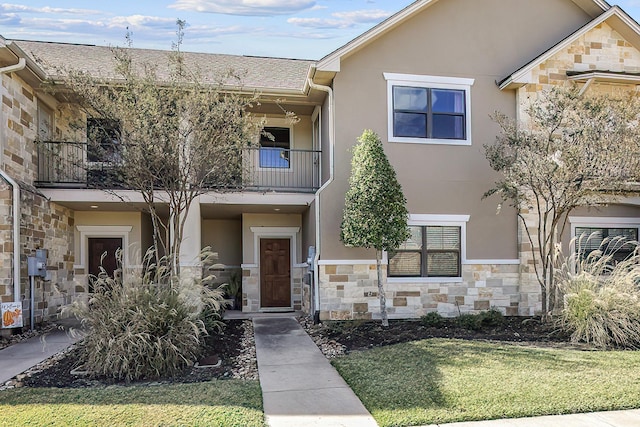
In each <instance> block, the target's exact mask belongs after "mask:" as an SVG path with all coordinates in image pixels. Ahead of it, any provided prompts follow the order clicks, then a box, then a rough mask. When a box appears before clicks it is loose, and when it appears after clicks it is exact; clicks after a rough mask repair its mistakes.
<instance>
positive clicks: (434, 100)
mask: <svg viewBox="0 0 640 427" xmlns="http://www.w3.org/2000/svg"><path fill="white" fill-rule="evenodd" d="M431 110H432V111H433V112H434V113H459V114H464V113H465V109H464V91H463V90H440V89H432V90H431Z"/></svg>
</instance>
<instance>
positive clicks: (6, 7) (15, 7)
mask: <svg viewBox="0 0 640 427" xmlns="http://www.w3.org/2000/svg"><path fill="white" fill-rule="evenodd" d="M0 10H3V11H5V12H23V13H56V14H63V15H99V14H101V13H102V12H100V11H98V10H92V9H65V8H60V7H49V6H45V7H31V6H25V5H22V4H12V3H2V4H0Z"/></svg>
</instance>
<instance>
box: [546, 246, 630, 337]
mask: <svg viewBox="0 0 640 427" xmlns="http://www.w3.org/2000/svg"><path fill="white" fill-rule="evenodd" d="M592 238H593V236H589V237H588V238H587V239H584V238H581V239H577V240H575V241H574V242H575V247H576V248H577V249H576V251H575V254H574V255H573V256H571V257H568V258H567V259H566V260H565V262H564V263H563V265H562V267H561V268H560V270H559V273H558V280H559V286H560V289H561V291H562V294H563V308H562V311H561V313H560V317H559V325H560V326H561V328H562V329H563V330H565V331H566V332H568V333H570V334H571V341H572V342H586V343H590V344H593V345H595V346H596V347H599V348H609V347H622V348H637V347H639V346H640V254H639V252H638V243H637V242H635V241H629V240H623V239H621V238H613V239H605V241H603V242H602V244H601V246H600V249H599V250H596V251H592V252H591V253H589V254H588V255H587V256H584V255H582V256H581V253H582V252H583V251H581V250H580V248H581V247H585V246H587V244H588V241H589V240H590V239H592ZM628 245H633V246H634V247H635V250H634V251H633V253H632V254H631V255H630V256H629V257H627V258H626V259H624V260H622V261H619V262H617V263H616V262H615V261H614V260H615V258H616V253H617V252H618V251H619V250H620V249H621V248H622V247H623V246H626V247H627V248H628V247H629V246H628Z"/></svg>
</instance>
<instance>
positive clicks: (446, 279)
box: [387, 277, 462, 283]
mask: <svg viewBox="0 0 640 427" xmlns="http://www.w3.org/2000/svg"><path fill="white" fill-rule="evenodd" d="M387 283H462V277H387Z"/></svg>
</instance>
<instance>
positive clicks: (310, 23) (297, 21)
mask: <svg viewBox="0 0 640 427" xmlns="http://www.w3.org/2000/svg"><path fill="white" fill-rule="evenodd" d="M391 15H392V13H391V12H387V11H385V10H380V9H368V10H352V11H348V12H334V13H332V14H331V16H333V17H334V18H335V19H327V18H289V19H287V22H288V23H289V24H293V25H296V26H298V27H304V28H318V29H344V28H352V27H354V26H356V25H357V24H367V23H377V22H380V21H382V20H383V19H386V18H388V17H389V16H391Z"/></svg>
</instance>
